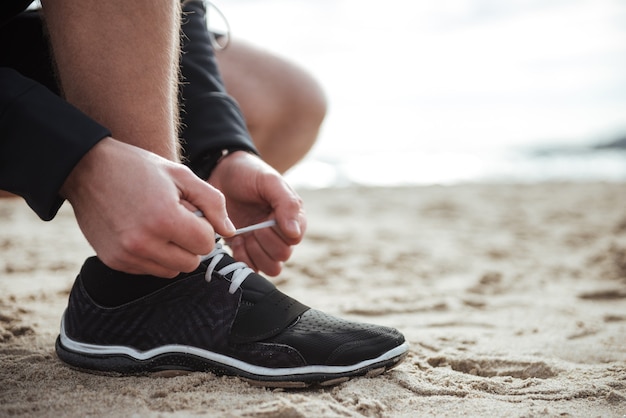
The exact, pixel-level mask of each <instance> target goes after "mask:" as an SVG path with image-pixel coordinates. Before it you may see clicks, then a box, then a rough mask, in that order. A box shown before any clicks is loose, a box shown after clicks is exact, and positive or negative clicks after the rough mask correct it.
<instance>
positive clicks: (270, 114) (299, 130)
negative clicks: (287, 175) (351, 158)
mask: <svg viewBox="0 0 626 418" xmlns="http://www.w3.org/2000/svg"><path fill="white" fill-rule="evenodd" d="M216 57H217V62H218V65H219V69H220V72H221V73H222V78H223V79H224V84H225V85H226V90H227V91H228V93H229V94H230V95H231V96H233V97H234V98H235V100H237V102H238V103H239V105H240V107H241V110H242V112H243V114H244V116H245V118H246V121H247V124H248V129H249V131H250V134H251V136H252V139H253V140H254V144H255V145H256V147H257V148H258V150H259V152H260V153H261V157H263V160H265V161H266V162H267V163H268V164H270V165H271V166H272V167H274V168H275V169H276V170H278V171H279V172H281V173H284V172H285V171H287V170H288V169H289V168H291V167H292V166H293V165H295V164H296V163H297V162H298V161H300V160H301V159H302V158H303V157H304V156H305V155H306V153H307V152H308V151H309V150H310V149H311V147H312V146H313V144H314V143H315V140H316V139H317V135H318V132H319V129H320V126H321V124H322V122H323V120H324V117H325V115H326V98H325V96H324V93H323V91H322V89H321V87H320V86H319V84H318V83H317V82H316V81H315V80H314V79H313V78H312V77H311V76H310V75H309V74H308V73H306V72H305V71H304V70H303V69H301V68H299V67H297V66H296V65H294V64H292V63H290V62H288V61H285V60H283V59H282V58H279V57H277V56H275V55H273V54H270V53H269V52H267V51H263V50H261V49H258V48H255V47H253V46H251V45H249V44H247V43H244V42H241V41H233V42H231V43H230V44H229V46H228V47H227V48H226V49H224V50H221V51H218V52H217V53H216Z"/></svg>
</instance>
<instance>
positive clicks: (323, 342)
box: [269, 309, 405, 366]
mask: <svg viewBox="0 0 626 418" xmlns="http://www.w3.org/2000/svg"><path fill="white" fill-rule="evenodd" d="M269 341H272V342H274V343H278V344H285V345H288V346H291V347H294V348H295V349H297V350H298V351H299V352H300V353H301V354H302V356H303V357H304V358H305V359H306V361H307V363H308V364H325V365H334V366H345V365H349V364H354V363H358V362H360V361H364V360H369V359H372V358H376V357H378V356H379V355H381V354H383V353H385V352H387V351H389V350H391V349H393V348H395V347H398V346H400V345H401V344H403V343H404V342H405V340H404V336H403V335H402V334H401V333H400V332H398V331H397V330H395V329H393V328H388V327H382V326H377V325H372V324H363V323H357V322H351V321H347V320H344V319H340V318H336V317H334V316H332V315H328V314H326V313H324V312H321V311H318V310H315V309H310V310H308V311H306V312H305V313H304V314H302V316H301V317H300V319H299V320H298V321H297V322H296V323H295V324H293V325H292V326H291V327H289V328H287V329H286V330H285V331H283V332H282V333H281V334H280V335H278V336H276V337H274V338H271V339H270V340H269Z"/></svg>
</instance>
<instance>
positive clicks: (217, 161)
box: [196, 148, 256, 181]
mask: <svg viewBox="0 0 626 418" xmlns="http://www.w3.org/2000/svg"><path fill="white" fill-rule="evenodd" d="M239 153H246V154H250V155H255V156H256V154H255V153H254V152H252V151H250V150H247V149H242V148H223V149H219V150H215V151H211V152H208V153H207V154H206V155H205V157H204V158H203V160H202V164H201V167H200V168H199V169H197V170H196V174H197V175H198V176H199V177H200V178H202V179H205V180H206V181H209V180H210V178H211V176H212V174H213V173H214V172H215V170H216V169H217V167H218V166H219V165H221V163H222V161H224V160H225V159H227V158H228V157H230V156H232V155H234V154H239Z"/></svg>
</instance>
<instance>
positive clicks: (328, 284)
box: [0, 183, 626, 417]
mask: <svg viewBox="0 0 626 418" xmlns="http://www.w3.org/2000/svg"><path fill="white" fill-rule="evenodd" d="M301 194H302V196H303V198H304V199H305V202H306V208H307V212H308V215H309V229H308V233H307V237H306V239H305V241H304V242H303V243H302V244H301V245H300V246H299V247H298V248H297V249H296V251H295V253H294V255H293V257H292V259H291V260H290V261H289V262H288V263H287V265H286V266H285V270H284V273H283V274H282V275H281V276H279V277H278V278H276V279H274V280H275V282H276V283H277V284H278V285H279V286H280V288H281V289H282V290H283V291H285V292H286V293H288V294H291V295H292V296H295V297H297V298H299V299H300V300H302V301H303V302H305V303H307V304H309V305H311V306H314V307H317V308H321V309H323V310H326V311H328V312H330V313H333V314H336V315H339V316H343V317H347V318H350V319H356V320H363V321H367V322H375V323H379V324H384V325H391V326H394V327H397V328H399V329H400V330H401V331H402V332H404V334H405V335H406V337H407V339H408V341H409V343H410V344H411V351H410V354H409V356H408V358H407V359H406V360H405V362H404V363H403V364H401V365H400V366H399V367H397V368H396V369H394V370H392V371H390V372H389V373H387V374H385V375H383V376H379V377H376V378H360V379H355V380H352V381H350V382H347V383H344V384H341V385H339V386H336V387H333V388H326V389H311V390H304V391H284V390H268V389H264V388H259V387H253V386H250V385H248V384H247V383H244V382H242V381H240V380H238V379H236V378H231V377H217V376H214V375H212V374H203V373H192V374H188V375H185V376H177V377H170V378H163V377H159V378H156V377H117V378H112V377H104V376H99V375H92V374H87V373H82V372H79V371H75V370H72V369H70V368H68V367H66V366H65V365H63V364H62V363H61V362H60V361H59V360H58V359H57V358H56V356H55V354H54V349H53V345H54V339H55V338H56V335H57V330H58V326H59V318H60V316H61V314H62V312H63V309H64V307H65V303H66V299H67V294H68V290H69V287H70V285H71V283H72V281H73V279H74V276H75V274H76V272H77V271H78V269H79V267H80V265H81V263H82V261H83V259H84V258H85V257H87V256H89V255H91V254H92V250H91V249H90V247H89V246H88V245H87V243H86V242H85V241H84V239H83V238H82V236H81V234H80V231H79V229H78V227H77V226H76V224H75V221H74V218H73V214H72V211H71V208H69V207H67V206H64V207H63V209H62V210H61V212H60V214H59V216H58V217H57V219H55V220H54V221H53V222H50V223H43V222H41V221H39V220H38V219H37V218H36V217H35V216H34V215H33V214H32V213H31V212H30V211H29V210H27V209H26V207H25V204H24V203H23V202H22V201H21V200H18V199H2V200H0V250H1V251H0V416H34V417H37V416H55V417H62V416H138V417H144V416H147V417H156V416H159V417H169V416H249V417H274V416H279V417H308V416H312V417H318V416H336V417H353V416H368V417H378V416H381V417H384V416H442V417H447V416H449V417H456V416H459V415H467V416H513V417H515V416H520V417H529V416H538V415H541V416H561V417H562V416H580V417H587V416H603V417H624V416H626V184H596V183H593V184H587V183H585V184H582V183H581V184H535V185H460V186H449V187H411V188H387V189H377V188H357V187H354V188H345V189H327V190H317V191H301Z"/></svg>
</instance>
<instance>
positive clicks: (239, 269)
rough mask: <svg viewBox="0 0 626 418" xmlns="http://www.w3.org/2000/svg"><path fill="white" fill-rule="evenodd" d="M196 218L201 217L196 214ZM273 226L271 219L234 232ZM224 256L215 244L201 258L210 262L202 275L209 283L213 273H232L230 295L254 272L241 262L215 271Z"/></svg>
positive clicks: (224, 251) (240, 232)
mask: <svg viewBox="0 0 626 418" xmlns="http://www.w3.org/2000/svg"><path fill="white" fill-rule="evenodd" d="M198 216H201V215H200V214H198ZM274 225H276V221H275V220H273V219H272V220H269V221H265V222H261V223H258V224H255V225H250V226H247V227H245V228H240V229H238V230H236V231H235V235H240V234H244V233H246V232H250V231H254V230H257V229H261V228H269V227H271V226H274ZM216 237H217V238H221V237H220V236H219V235H217V236H216ZM224 255H228V253H227V252H226V250H225V249H224V247H223V246H222V244H220V243H219V242H218V243H216V244H215V248H214V249H213V251H211V252H210V253H209V254H207V255H205V256H203V257H202V261H208V260H211V262H210V263H209V266H208V267H207V270H206V273H205V274H204V278H205V279H206V281H207V282H210V281H211V277H212V276H213V272H214V271H215V272H216V273H217V274H220V275H222V276H226V275H227V274H230V273H233V275H232V277H231V279H230V286H229V288H228V293H230V294H231V295H232V294H234V293H235V292H236V291H237V289H239V286H241V284H242V283H243V282H244V280H246V279H247V278H248V276H250V275H251V274H252V273H254V270H252V269H251V268H250V267H248V265H247V264H246V263H244V262H242V261H235V262H234V263H231V264H228V265H226V266H224V267H222V268H221V269H219V270H215V267H217V265H218V264H219V262H220V261H221V260H222V258H224Z"/></svg>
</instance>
